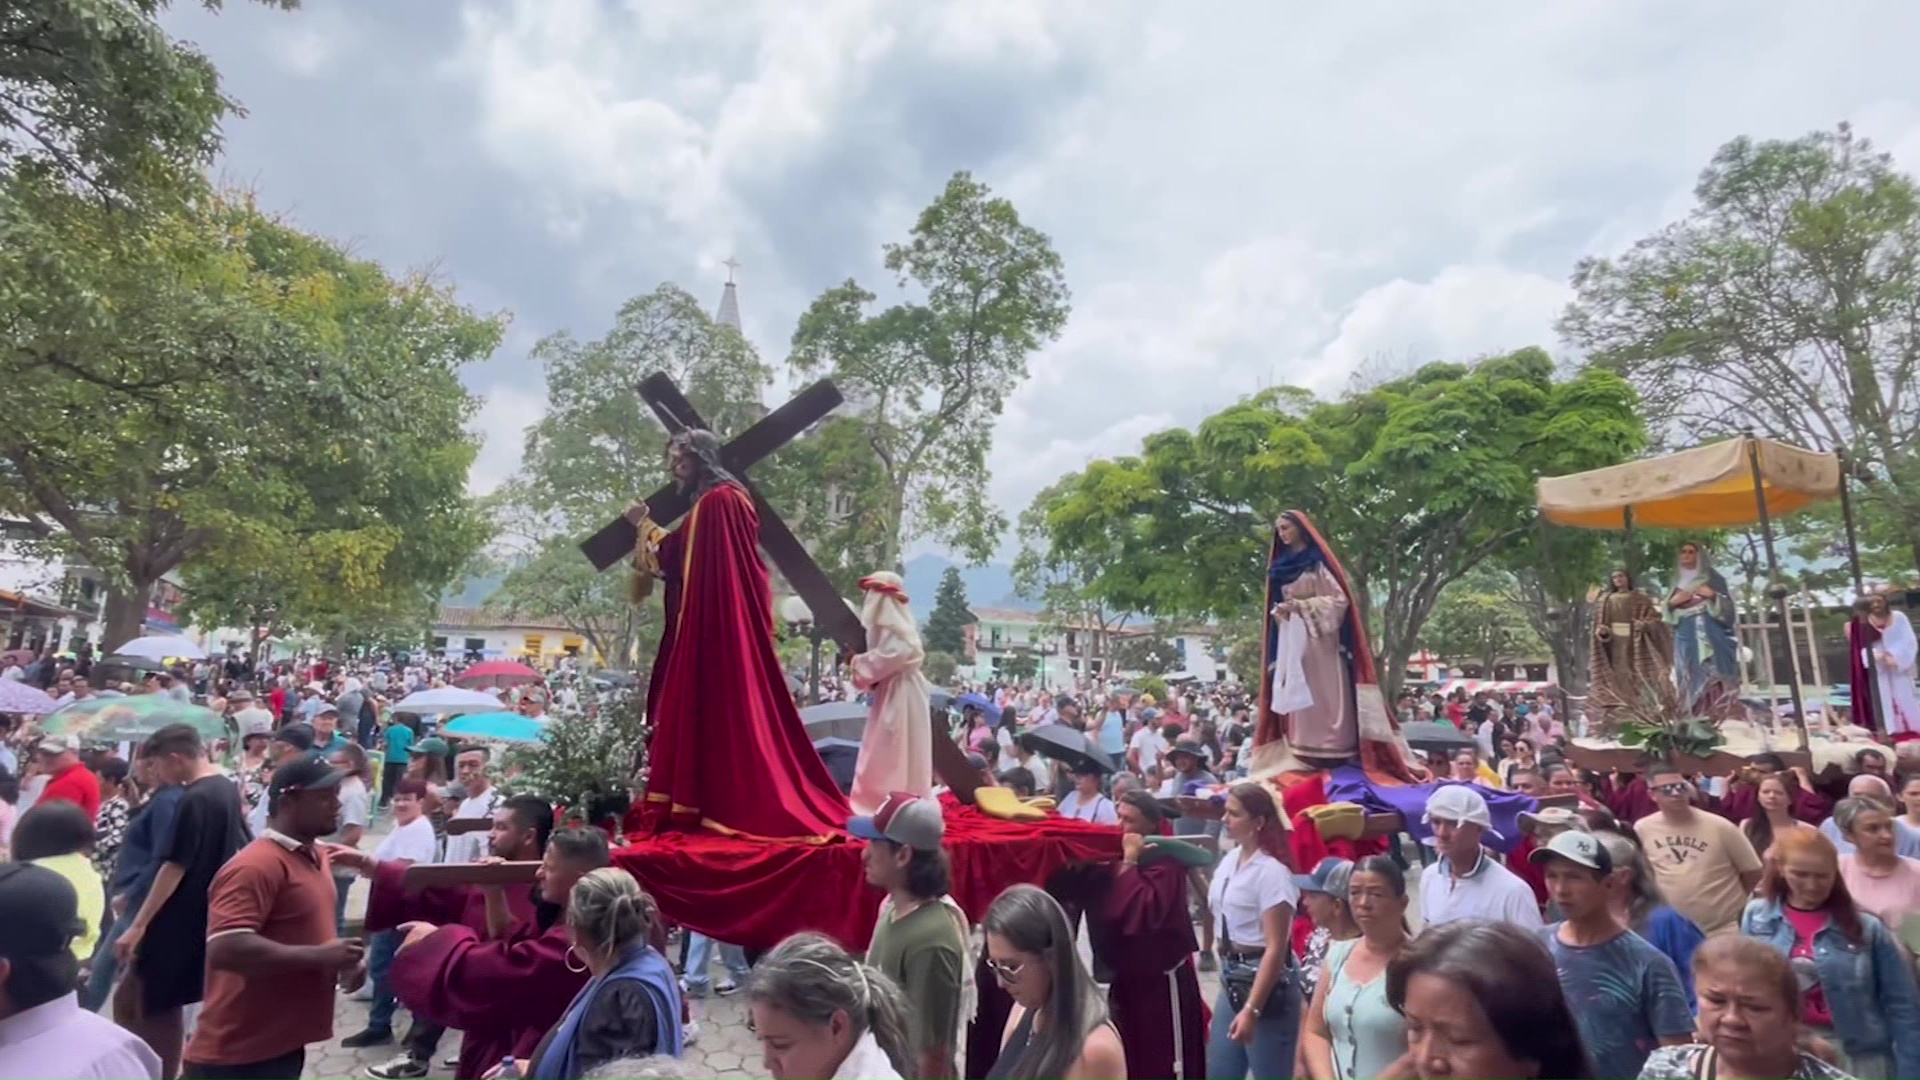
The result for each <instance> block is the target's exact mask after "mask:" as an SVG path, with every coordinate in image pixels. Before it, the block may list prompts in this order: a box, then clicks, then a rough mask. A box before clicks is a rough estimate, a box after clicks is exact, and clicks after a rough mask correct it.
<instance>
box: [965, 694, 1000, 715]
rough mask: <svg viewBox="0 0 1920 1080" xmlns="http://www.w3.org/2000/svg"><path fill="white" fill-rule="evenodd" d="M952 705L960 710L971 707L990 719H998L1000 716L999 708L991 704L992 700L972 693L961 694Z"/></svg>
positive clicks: (983, 695)
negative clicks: (990, 717)
mask: <svg viewBox="0 0 1920 1080" xmlns="http://www.w3.org/2000/svg"><path fill="white" fill-rule="evenodd" d="M954 705H955V706H957V707H959V708H962V709H964V708H966V707H967V706H969V705H971V706H973V707H974V708H976V709H979V710H980V711H981V712H983V713H986V714H987V715H988V716H992V717H998V716H999V715H1000V707H999V706H998V705H995V704H994V703H993V699H992V698H990V697H988V696H987V695H985V694H979V693H974V692H972V691H968V692H967V693H964V694H961V695H960V696H959V697H958V698H956V699H955V700H954Z"/></svg>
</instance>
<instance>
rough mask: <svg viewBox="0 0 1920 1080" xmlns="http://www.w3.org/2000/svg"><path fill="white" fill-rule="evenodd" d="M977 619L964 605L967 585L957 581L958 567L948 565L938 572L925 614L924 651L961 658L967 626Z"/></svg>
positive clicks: (964, 649)
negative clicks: (942, 571) (931, 601)
mask: <svg viewBox="0 0 1920 1080" xmlns="http://www.w3.org/2000/svg"><path fill="white" fill-rule="evenodd" d="M975 621H977V620H975V619H974V617H973V611H972V610H971V609H970V608H968V607H967V584H966V582H964V581H962V580H960V570H959V568H958V567H953V566H949V567H947V570H946V572H945V573H943V574H941V575H940V587H939V589H938V590H937V591H936V592H935V593H934V596H933V610H932V611H930V612H928V613H927V627H926V632H925V633H924V634H922V635H921V636H922V638H924V639H925V641H926V646H927V651H928V652H940V653H946V654H947V655H948V656H953V657H961V656H965V655H966V652H967V627H969V626H971V625H973V623H974V622H975Z"/></svg>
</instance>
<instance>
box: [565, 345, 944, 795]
mask: <svg viewBox="0 0 1920 1080" xmlns="http://www.w3.org/2000/svg"><path fill="white" fill-rule="evenodd" d="M640 397H641V399H642V400H644V401H646V403H647V405H648V407H649V408H651V409H653V413H654V415H655V416H657V417H659V418H660V423H661V424H663V425H665V426H666V429H667V430H668V431H679V430H680V429H682V428H689V427H694V428H703V427H706V421H704V420H702V419H701V417H700V414H699V412H697V411H696V410H695V409H694V407H693V402H691V401H688V400H687V398H686V395H684V394H682V393H681V392H680V388H679V387H677V386H675V385H673V380H672V379H671V378H669V377H668V376H667V374H666V373H665V372H659V371H657V372H654V373H653V374H652V375H649V376H647V378H646V379H645V380H644V381H643V382H641V384H640ZM844 400H845V399H844V398H842V397H841V396H840V389H839V388H838V387H836V386H834V385H833V382H832V380H830V379H821V380H820V381H819V382H816V383H814V384H813V385H812V386H809V387H807V388H806V389H805V390H802V391H800V392H799V393H798V394H795V395H794V396H793V398H792V399H791V400H789V401H788V402H787V403H786V404H785V405H782V406H780V407H779V408H777V409H775V410H773V411H772V412H770V413H768V414H767V415H766V416H764V417H761V419H760V422H759V423H757V424H755V425H753V426H752V427H750V428H748V429H747V430H745V431H743V432H741V433H740V434H739V435H738V436H736V437H735V438H734V440H733V441H732V442H730V443H728V444H727V445H726V446H724V447H722V448H721V450H720V464H721V465H722V467H724V468H725V469H726V470H727V471H728V472H729V473H732V474H733V478H734V479H736V480H738V481H740V485H741V486H742V487H744V488H746V489H747V494H749V495H751V496H753V506H754V509H755V510H756V511H758V512H759V515H760V549H761V550H762V551H765V552H766V553H767V557H768V558H769V559H771V560H773V565H774V566H776V567H778V568H779V570H780V574H781V576H782V577H785V578H786V579H787V584H789V585H791V586H793V591H794V592H796V593H798V594H799V595H800V598H801V599H802V600H805V601H806V602H807V607H808V608H809V609H811V610H812V611H813V617H814V620H815V625H816V626H818V627H819V629H820V630H821V631H822V632H823V633H825V634H826V636H827V637H828V638H830V639H831V640H832V641H834V642H835V643H836V644H838V645H839V646H840V647H841V648H843V649H845V650H847V651H848V652H853V653H859V652H865V651H866V648H867V632H866V629H865V628H864V627H862V626H861V625H860V616H858V615H856V614H854V611H853V609H852V608H850V607H848V606H847V602H846V601H845V600H843V599H841V597H840V593H839V591H838V590H836V589H835V588H834V587H833V582H831V581H828V580H827V575H826V573H825V572H824V571H822V570H821V569H820V565H819V564H818V563H816V562H814V561H813V556H812V555H810V554H808V552H807V549H806V546H805V545H803V544H801V543H800V540H799V539H798V538H797V537H795V536H794V535H793V530H791V529H789V528H787V523H786V522H785V521H782V520H781V519H780V515H779V514H777V513H775V512H774V509H773V507H771V506H768V505H767V500H766V499H764V498H762V497H761V496H760V493H759V492H758V491H756V490H754V487H753V484H752V483H750V482H749V481H748V480H747V470H748V469H750V468H752V467H753V466H754V465H757V464H759V463H760V462H761V461H762V460H764V459H765V458H766V457H767V456H768V455H769V454H772V453H773V452H774V451H775V450H778V449H780V448H781V447H782V446H785V445H786V444H787V443H789V442H792V441H793V440H794V439H795V438H796V437H798V436H799V434H800V433H801V432H803V431H805V430H807V428H809V427H812V426H813V425H814V423H815V422H817V421H819V420H820V419H821V418H822V417H825V416H826V415H827V414H828V413H830V412H832V411H833V410H834V409H835V408H836V407H837V406H839V405H840V403H841V402H842V401H844ZM692 508H693V507H692V504H691V503H690V502H689V501H688V500H687V497H686V496H685V495H683V494H681V493H680V488H679V486H678V485H676V484H673V483H668V484H667V485H666V486H665V487H663V488H661V489H660V490H659V491H656V492H654V493H653V494H652V495H649V496H648V497H647V513H648V516H649V517H651V518H653V520H654V522H655V523H657V524H659V525H661V526H662V527H665V526H668V525H671V524H673V523H674V522H676V521H678V520H680V518H681V517H683V516H684V515H685V514H686V512H687V511H688V510H691V509H692ZM639 536H640V531H639V529H637V528H635V527H634V524H633V522H631V521H628V520H627V519H626V518H625V517H624V516H622V517H617V518H614V519H613V520H612V521H609V522H607V523H606V525H604V526H602V527H601V529H600V531H599V532H596V533H594V534H593V535H592V536H589V537H587V538H586V539H585V540H583V541H581V542H580V550H581V552H582V553H583V554H585V555H586V557H587V558H588V559H589V560H591V561H592V563H593V565H594V567H595V568H596V569H600V570H605V569H606V568H608V567H610V566H612V565H613V564H614V563H617V562H620V561H621V560H623V559H625V558H627V557H628V556H630V555H632V554H633V545H634V543H635V541H637V540H638V539H639ZM928 722H929V724H930V726H931V727H932V728H933V768H934V772H935V774H936V775H938V776H939V777H940V779H941V782H942V783H945V784H946V785H947V786H948V787H949V788H951V789H953V792H954V794H955V795H957V796H959V798H960V799H961V801H963V802H967V803H971V802H972V801H973V789H974V787H975V785H976V784H977V783H978V779H977V777H976V776H975V774H974V772H973V770H972V769H971V768H970V767H969V766H968V765H967V756H966V754H965V752H963V751H962V750H961V749H960V747H959V745H958V744H956V743H955V742H954V741H953V738H952V737H951V736H950V735H949V734H948V733H947V731H946V730H945V728H944V725H943V723H942V718H941V715H940V714H939V713H938V712H935V713H934V714H932V715H931V716H930V717H929V718H928Z"/></svg>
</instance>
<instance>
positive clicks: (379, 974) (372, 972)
mask: <svg viewBox="0 0 1920 1080" xmlns="http://www.w3.org/2000/svg"><path fill="white" fill-rule="evenodd" d="M399 950H400V934H399V932H398V931H395V930H382V931H380V932H378V933H376V934H374V935H373V937H372V938H370V939H369V940H368V941H367V978H368V979H369V980H371V981H372V983H373V1007H372V1008H370V1009H368V1010H367V1030H368V1031H387V1032H390V1031H392V1030H393V1011H394V1010H395V1009H396V1008H398V1007H399V1005H400V1003H399V1001H398V1000H397V999H395V998H394V996H393V988H392V987H390V986H388V985H387V971H388V969H390V968H392V967H393V954H394V953H396V952H398V951H399Z"/></svg>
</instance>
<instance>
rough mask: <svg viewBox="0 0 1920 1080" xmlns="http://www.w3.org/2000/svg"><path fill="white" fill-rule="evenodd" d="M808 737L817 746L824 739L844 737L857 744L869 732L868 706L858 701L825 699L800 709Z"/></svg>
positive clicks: (801, 720)
mask: <svg viewBox="0 0 1920 1080" xmlns="http://www.w3.org/2000/svg"><path fill="white" fill-rule="evenodd" d="M800 722H801V723H802V724H805V725H806V726H807V738H809V739H811V740H813V743H814V745H815V746H818V745H819V744H820V740H822V739H843V740H846V741H847V742H851V743H853V744H855V745H856V746H857V745H859V743H860V738H861V736H863V735H865V734H866V733H867V707H866V706H865V705H862V704H860V703H859V702H857V701H823V702H821V703H820V704H818V705H809V706H807V707H806V708H804V709H801V710H800Z"/></svg>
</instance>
